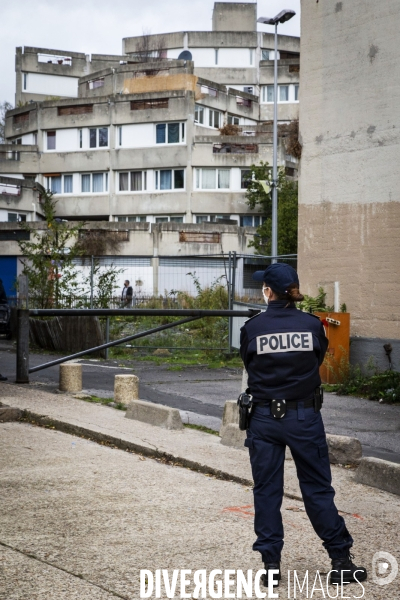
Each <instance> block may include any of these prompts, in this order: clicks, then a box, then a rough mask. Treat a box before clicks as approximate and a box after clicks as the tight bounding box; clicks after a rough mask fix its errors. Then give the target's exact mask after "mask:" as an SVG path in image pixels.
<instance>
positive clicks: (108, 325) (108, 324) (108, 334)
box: [105, 317, 110, 360]
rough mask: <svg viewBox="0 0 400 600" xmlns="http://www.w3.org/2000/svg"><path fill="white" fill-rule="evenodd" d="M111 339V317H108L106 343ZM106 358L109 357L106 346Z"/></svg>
mask: <svg viewBox="0 0 400 600" xmlns="http://www.w3.org/2000/svg"><path fill="white" fill-rule="evenodd" d="M109 341H110V317H107V318H106V344H108V342H109ZM105 356H106V360H107V358H108V348H106V352H105Z"/></svg>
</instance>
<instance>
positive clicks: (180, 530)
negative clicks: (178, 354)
mask: <svg viewBox="0 0 400 600" xmlns="http://www.w3.org/2000/svg"><path fill="white" fill-rule="evenodd" d="M0 399H1V402H3V403H4V404H9V405H11V406H14V407H18V408H20V409H22V410H26V411H29V412H30V413H32V414H34V415H36V416H42V417H47V421H46V420H44V423H47V424H50V421H53V422H55V421H56V422H57V423H56V424H54V423H53V426H55V427H56V429H60V430H64V431H69V432H71V433H73V432H75V435H74V437H72V436H71V435H66V434H65V433H61V432H59V431H53V430H44V429H40V428H36V427H32V426H28V425H26V424H23V423H21V424H17V423H4V424H0V431H1V436H0V437H1V439H2V444H3V448H2V451H1V455H2V457H3V459H2V460H3V463H4V464H3V468H2V471H3V476H2V477H3V478H5V484H4V482H3V487H2V489H3V492H1V495H2V496H3V494H4V496H3V497H2V506H4V507H6V508H5V509H4V510H3V511H2V514H1V516H0V519H1V522H2V525H1V530H2V531H3V534H2V535H1V538H2V539H0V542H1V543H3V544H4V543H5V544H7V545H9V546H11V547H12V548H17V549H19V550H21V549H23V550H24V552H26V553H28V554H29V553H30V551H32V553H33V554H39V555H40V557H41V559H42V558H43V560H49V562H55V563H57V564H58V563H60V565H61V566H62V565H64V566H62V568H65V569H66V570H67V571H71V572H73V573H74V574H75V575H73V576H74V577H75V576H76V573H78V574H79V573H81V574H84V575H85V578H86V579H87V580H88V581H91V582H93V580H94V581H95V582H96V584H100V585H103V584H104V589H106V590H110V589H112V590H114V591H117V592H118V593H119V594H122V596H124V597H126V598H135V599H136V598H139V594H138V593H137V585H136V584H137V581H138V574H137V570H138V569H139V568H146V569H150V570H152V569H153V570H154V569H156V568H168V569H182V568H187V569H190V568H191V569H194V570H196V569H201V568H207V569H208V570H211V569H212V568H222V569H225V568H226V569H228V568H231V569H250V568H252V569H258V568H260V563H259V559H258V557H257V556H256V555H255V554H254V553H252V551H251V544H252V542H253V541H254V534H253V530H252V496H251V490H249V486H250V485H251V472H250V468H249V461H248V454H247V451H246V450H237V449H234V448H229V447H226V446H222V445H220V440H219V438H218V437H217V436H213V435H209V434H206V433H202V432H200V431H195V430H191V429H187V428H185V429H184V430H183V431H168V430H163V429H159V428H157V427H153V426H151V425H146V424H144V423H139V422H136V421H132V420H130V419H125V417H124V413H123V412H122V411H118V410H115V409H112V408H108V407H104V406H99V405H96V404H90V403H86V402H84V401H81V400H77V399H73V398H71V397H69V396H66V395H61V394H50V393H47V392H43V391H41V390H38V389H37V388H36V389H32V388H31V387H29V386H28V387H24V386H15V385H6V384H0ZM35 419H36V420H38V419H37V417H36V418H35ZM77 435H78V436H84V437H86V438H92V439H93V440H94V439H96V440H97V441H101V440H102V439H103V440H108V441H109V443H110V444H114V445H119V446H122V447H125V448H130V449H131V450H133V451H135V452H137V453H140V454H143V455H147V456H149V457H150V456H153V457H162V456H163V455H164V456H166V457H167V458H169V462H170V464H169V465H166V464H158V463H157V462H156V461H155V460H149V459H147V460H143V458H144V457H140V456H139V457H138V456H137V454H136V455H135V454H129V453H127V452H121V451H120V450H112V449H110V448H106V447H101V446H100V445H99V444H93V443H90V442H88V441H87V440H84V439H79V438H78V437H77ZM71 444H75V446H73V448H74V449H77V448H79V449H81V450H80V452H82V454H79V452H77V453H76V455H75V456H78V455H79V457H80V460H81V463H79V464H77V465H73V464H72V463H71V461H70V458H68V456H69V455H68V452H69V453H70V451H71ZM26 448H28V450H26ZM61 448H64V450H62V449H61ZM67 449H68V452H67ZM64 451H65V452H66V455H68V456H67V458H63V456H62V454H63V452H64ZM57 453H61V454H60V455H58V454H57ZM53 454H54V456H53ZM86 454H88V455H87V456H86ZM96 457H101V460H100V464H98V463H99V460H98V458H96ZM105 457H106V458H107V460H106V459H105ZM107 461H111V462H110V464H108V462H107ZM43 462H44V463H45V465H44V466H43V467H41V465H42V463H43ZM171 463H172V464H173V463H175V464H176V463H177V464H183V465H184V466H187V467H190V468H191V469H192V471H193V470H194V471H196V470H200V471H202V473H208V474H211V475H214V476H215V475H216V476H217V477H218V479H220V478H226V479H228V481H219V480H218V479H214V478H213V477H211V478H210V477H205V476H204V474H201V473H193V472H192V471H190V470H188V469H183V468H172V467H171V466H170V465H171ZM73 467H74V468H73ZM42 468H43V469H44V471H41V470H40V469H42ZM285 468H286V470H285V493H286V499H285V501H284V510H283V513H284V520H285V524H286V544H285V550H284V552H285V564H284V566H283V568H284V569H286V570H287V569H297V570H298V571H300V573H303V571H305V569H310V571H312V572H313V573H315V571H316V569H318V568H319V570H320V571H321V570H322V571H323V570H324V569H328V568H329V562H328V561H327V558H326V554H325V552H324V550H323V548H322V546H321V544H320V542H319V541H318V539H317V538H316V536H315V534H314V532H313V531H312V529H311V526H310V525H309V523H308V520H307V518H306V516H305V514H304V509H303V508H302V502H301V495H300V492H299V489H298V485H297V480H296V475H295V469H294V465H293V462H292V461H290V460H288V461H286V467H285ZM37 469H39V471H38V480H37V481H36V480H35V476H34V475H35V473H36V470H37ZM47 470H50V471H49V472H50V475H49V478H50V479H49V478H48V476H47V474H46V473H47ZM86 470H88V478H87V477H86V475H85V472H86ZM105 471H107V474H106V473H105ZM332 471H333V482H334V486H335V488H336V492H337V498H336V500H337V506H338V508H339V510H340V511H341V512H342V513H343V515H344V517H345V519H346V522H347V525H348V528H349V529H350V531H351V532H352V533H353V537H354V538H355V540H356V544H355V548H354V551H355V553H356V556H357V559H358V562H360V563H365V566H366V567H367V568H368V569H369V570H371V564H372V556H373V554H374V553H375V552H378V551H386V552H390V553H391V554H393V555H394V556H396V557H397V559H398V560H399V561H400V556H399V551H398V548H399V540H398V523H399V521H400V498H399V497H397V496H393V495H391V494H389V493H386V492H382V491H380V490H377V489H375V488H370V487H368V486H363V485H360V484H357V483H356V482H354V480H353V478H354V473H353V472H352V471H351V470H347V469H344V468H341V467H332ZM94 472H98V473H103V475H104V477H100V478H99V477H94V476H92V473H94ZM43 476H44V480H42V479H41V478H42V477H43ZM53 477H55V478H56V479H57V483H55V484H54V485H55V486H56V488H57V486H61V487H60V489H59V490H58V491H57V493H56V492H54V494H55V496H54V499H55V498H58V501H60V503H61V505H62V504H63V502H62V499H63V498H65V497H68V498H69V497H70V496H71V505H70V506H69V508H68V507H67V508H65V510H66V512H65V514H64V513H63V514H59V511H60V510H61V512H62V506H60V507H58V506H57V502H55V503H52V502H50V503H49V502H48V501H44V500H43V493H44V492H43V490H44V488H46V489H48V485H50V484H49V482H50V480H51V479H52V478H53ZM94 480H96V482H95V484H94ZM229 480H234V481H235V482H236V483H231V482H230V481H229ZM113 481H114V484H115V485H116V487H115V489H113V486H112V482H113ZM139 482H140V485H139ZM51 485H53V484H51ZM38 486H39V488H40V494H41V495H42V496H41V498H42V499H41V500H40V501H39V504H38V505H37V506H38V508H37V511H38V512H37V514H41V515H44V514H45V515H46V516H45V517H44V516H43V521H40V523H37V522H33V523H32V522H31V519H32V514H34V513H35V511H36V508H35V506H36V504H32V503H33V499H32V500H31V499H30V494H31V493H32V494H33V496H32V498H35V497H36V495H37V494H38V493H39V491H38V489H37V487H38ZM91 486H92V487H91ZM52 489H53V488H50V491H52ZM65 495H66V496H65ZM51 497H53V496H51ZM24 498H25V502H27V506H25V505H24ZM44 498H46V496H44ZM77 498H78V499H77ZM85 498H86V502H87V505H85ZM78 500H79V501H78ZM42 501H43V502H44V504H43V502H42ZM103 501H104V504H103ZM121 502H122V503H123V506H121ZM79 503H83V504H82V507H83V508H82V507H81V508H80V504H79ZM159 504H160V506H161V508H160V513H158V508H159ZM44 507H47V509H51V511H49V510H47V512H46V511H45V512H44V513H43V509H44ZM192 510H193V511H194V512H193V513H192ZM82 511H83V512H82ZM195 515H196V516H195ZM41 518H42V517H41ZM10 523H11V524H10ZM38 525H40V526H39V528H38ZM42 525H43V527H44V531H43V532H42V530H41V527H42ZM78 525H79V527H78ZM48 527H50V529H51V530H52V533H51V536H55V537H57V536H61V537H62V536H63V535H64V537H65V536H67V537H68V536H69V535H70V533H69V532H68V531H69V528H70V527H71V528H72V529H71V531H72V532H75V533H71V535H72V537H71V539H70V540H69V543H68V544H67V545H69V544H71V546H70V548H69V550H68V549H67V548H66V547H65V539H63V540H61V541H60V540H58V541H57V544H58V545H60V544H61V546H60V547H62V550H57V551H56V550H54V554H53V550H52V548H51V547H49V548H48V552H49V556H50V559H46V558H45V554H46V553H45V549H44V545H43V544H45V545H47V544H48V541H46V540H45V538H46V535H47V533H45V531H47V529H48ZM110 527H111V529H110ZM103 528H105V529H104V531H105V534H106V536H105V539H104V541H103V540H102V535H101V531H103ZM78 529H79V532H78ZM29 532H31V533H29ZM62 532H64V533H62ZM132 532H135V533H134V535H133V533H132ZM42 536H44V537H42ZM74 536H76V539H75V540H74V539H73V537H74ZM82 536H83V537H82ZM85 536H87V537H88V539H87V540H86V537H85ZM93 536H94V537H93ZM110 536H111V537H110ZM132 536H133V537H132ZM92 538H93V539H92ZM46 539H47V538H46ZM106 539H107V541H105V540H106ZM61 542H62V543H61ZM54 544H55V545H56V546H57V544H56V542H54ZM88 544H89V546H88ZM167 547H168V549H167ZM2 553H4V560H5V561H6V562H7V561H8V560H10V561H11V563H13V561H14V562H15V561H16V562H18V561H19V562H21V561H22V563H24V564H25V562H24V561H27V560H28V559H27V558H26V557H25V555H22V554H21V555H19V557H18V560H17V558H16V557H15V551H14V550H10V549H8V550H7V549H5V548H4V547H2ZM93 553H95V554H96V558H95V559H94V558H93ZM83 554H84V556H85V557H86V558H85V559H83ZM128 557H129V558H128ZM82 560H83V563H84V564H82ZM93 561H94V562H93ZM119 561H121V566H119ZM127 561H128V563H129V568H128V565H127ZM28 562H29V561H28ZM110 562H111V563H112V565H114V566H112V565H110ZM1 564H3V563H0V565H1ZM13 564H14V563H13ZM29 564H30V563H29ZM65 565H67V566H65ZM116 565H117V566H116ZM39 566H40V569H43V565H42V564H40V565H35V568H39ZM122 566H124V569H125V571H124V573H125V575H126V576H125V575H124V576H122V575H118V573H120V572H121V568H122ZM18 568H19V567H17V566H16V564H14V566H11V567H10V569H11V571H10V572H17V571H18ZM21 568H22V567H21ZM27 568H28V567H27ZM29 568H31V567H29ZM13 569H16V570H17V571H13ZM79 569H80V570H79ZM113 569H115V572H114V571H113ZM50 571H51V569H50ZM49 573H50V572H49ZM128 573H133V574H135V576H134V577H133V575H129V577H128V575H127V574H128ZM64 575H65V577H67V575H66V574H63V575H62V576H61V575H60V574H58V575H57V577H61V579H63V577H64ZM46 577H47V575H46ZM49 577H50V574H49ZM51 577H53V575H51ZM68 577H69V576H68ZM68 577H67V578H68ZM120 577H122V580H121V579H120ZM126 577H128V579H129V578H132V577H133V580H131V579H129V581H130V583H129V581H128V580H127V579H126ZM303 577H304V575H303ZM60 581H61V580H60ZM110 581H111V583H112V585H111V584H110ZM121 581H123V582H124V584H123V585H122V583H121ZM78 583H79V585H81V586H84V583H82V582H78ZM7 585H8V584H7ZM60 585H64V584H61V583H60ZM85 585H86V584H85ZM285 585H286V584H285V582H284V584H283V585H282V587H281V588H279V591H280V597H282V598H284V597H287V592H284V589H285ZM57 586H58V584H57ZM121 586H122V588H121ZM132 586H133V587H134V588H135V589H136V591H134V592H132ZM3 589H10V588H9V587H8V588H4V587H3ZM57 589H59V587H57ZM66 589H67V588H66ZM347 589H350V588H347ZM366 589H367V590H368V592H367V594H366V595H365V598H368V600H371V599H375V598H376V599H381V598H382V600H383V599H384V598H385V599H387V598H390V599H393V600H394V599H395V598H399V597H400V577H398V578H397V579H396V580H395V581H394V582H393V583H392V584H390V585H389V586H386V587H379V586H377V585H375V584H374V583H373V582H372V579H370V582H369V583H368V586H367V588H366ZM96 590H97V591H96V593H94V592H90V593H89V592H88V595H87V596H86V595H85V594H86V592H85V593H84V592H83V587H82V591H81V592H79V593H78V592H77V595H72V593H71V594H70V595H68V594H67V595H63V594H61V592H60V591H59V592H58V594H55V595H54V598H57V600H59V599H60V600H61V599H64V598H65V600H67V599H68V600H69V598H75V597H77V598H86V597H87V598H101V599H103V598H111V597H115V594H114V595H113V594H111V595H110V594H109V592H108V591H107V592H105V591H104V590H103V591H101V590H100V588H96ZM24 593H25V592H24ZM43 593H44V592H43ZM325 593H326V592H325ZM360 593H361V592H360V588H359V587H356V589H355V590H354V595H357V596H360ZM74 594H75V592H74ZM132 594H133V595H132ZM348 595H349V596H350V594H348ZM52 597H53V596H52V595H48V594H44V595H18V594H11V593H9V592H7V595H6V596H4V595H2V591H1V586H0V599H3V598H4V600H14V598H15V599H18V600H19V599H20V598H21V599H22V598H29V600H33V598H43V599H44V598H45V599H46V600H47V599H49V600H50V598H52ZM297 597H299V598H302V597H304V598H305V597H307V596H305V595H304V596H302V595H299V594H298V595H297ZM319 597H321V598H323V597H324V596H323V595H322V593H321V592H320V596H318V595H317V593H315V592H314V595H313V598H319ZM350 597H351V596H350Z"/></svg>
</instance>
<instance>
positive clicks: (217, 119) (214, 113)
mask: <svg viewBox="0 0 400 600" xmlns="http://www.w3.org/2000/svg"><path fill="white" fill-rule="evenodd" d="M221 120H222V113H221V112H219V111H218V110H211V109H210V110H209V111H208V124H209V126H210V127H215V128H216V129H219V128H220V127H221Z"/></svg>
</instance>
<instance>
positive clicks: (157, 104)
mask: <svg viewBox="0 0 400 600" xmlns="http://www.w3.org/2000/svg"><path fill="white" fill-rule="evenodd" d="M168 104H169V100H168V98H158V99H157V100H132V101H131V110H145V109H147V108H168Z"/></svg>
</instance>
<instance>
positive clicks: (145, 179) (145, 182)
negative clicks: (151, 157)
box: [116, 169, 149, 194]
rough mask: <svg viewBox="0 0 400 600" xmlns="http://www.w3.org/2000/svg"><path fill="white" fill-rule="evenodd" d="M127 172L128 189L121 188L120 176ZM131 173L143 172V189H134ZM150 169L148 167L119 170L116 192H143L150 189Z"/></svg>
mask: <svg viewBox="0 0 400 600" xmlns="http://www.w3.org/2000/svg"><path fill="white" fill-rule="evenodd" d="M123 173H126V174H127V175H128V189H127V190H120V189H119V188H120V176H121V175H122V174H123ZM131 173H141V174H142V189H141V190H132V176H131ZM148 179H149V176H148V170H146V169H132V170H131V171H118V172H117V181H116V192H117V194H143V193H145V192H147V191H148Z"/></svg>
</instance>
